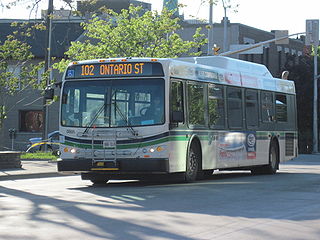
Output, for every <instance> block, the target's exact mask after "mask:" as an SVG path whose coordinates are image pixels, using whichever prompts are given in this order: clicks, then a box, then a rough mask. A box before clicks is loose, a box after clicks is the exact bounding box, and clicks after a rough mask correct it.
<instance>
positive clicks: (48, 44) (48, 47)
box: [42, 0, 53, 151]
mask: <svg viewBox="0 0 320 240" xmlns="http://www.w3.org/2000/svg"><path fill="white" fill-rule="evenodd" d="M52 13H53V0H49V2H48V11H47V17H46V29H47V31H46V33H47V41H46V58H45V64H44V72H45V73H46V72H47V71H48V70H49V69H50V67H51V34H52ZM50 76H51V72H50V74H49V76H48V77H47V78H46V86H48V85H49V84H50V80H51V78H50ZM48 113H49V111H48V107H47V99H46V98H45V97H43V120H42V124H43V129H42V130H43V131H42V140H46V139H47V137H48V125H49V124H48V122H49V121H48V120H49V118H48ZM44 150H45V151H47V145H46V144H44Z"/></svg>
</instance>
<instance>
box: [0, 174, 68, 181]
mask: <svg viewBox="0 0 320 240" xmlns="http://www.w3.org/2000/svg"><path fill="white" fill-rule="evenodd" d="M62 176H64V175H62V174H60V173H58V172H43V173H26V174H16V175H10V174H8V175H2V176H0V181H2V180H19V179H34V178H49V177H62Z"/></svg>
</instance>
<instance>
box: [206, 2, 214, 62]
mask: <svg viewBox="0 0 320 240" xmlns="http://www.w3.org/2000/svg"><path fill="white" fill-rule="evenodd" d="M212 11H213V0H209V29H208V52H207V55H208V56H209V55H212V46H213V19H212V18H213V14H212Z"/></svg>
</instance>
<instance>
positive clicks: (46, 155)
mask: <svg viewBox="0 0 320 240" xmlns="http://www.w3.org/2000/svg"><path fill="white" fill-rule="evenodd" d="M57 158H58V157H57V156H55V155H53V154H52V152H35V153H23V154H21V160H26V159H35V160H41V159H45V160H53V161H56V160H57Z"/></svg>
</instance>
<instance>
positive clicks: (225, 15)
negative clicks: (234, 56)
mask: <svg viewBox="0 0 320 240" xmlns="http://www.w3.org/2000/svg"><path fill="white" fill-rule="evenodd" d="M222 4H223V9H224V18H223V51H224V52H226V51H228V50H229V49H228V47H227V43H228V32H227V30H228V18H227V8H228V6H227V5H226V3H225V0H222Z"/></svg>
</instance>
